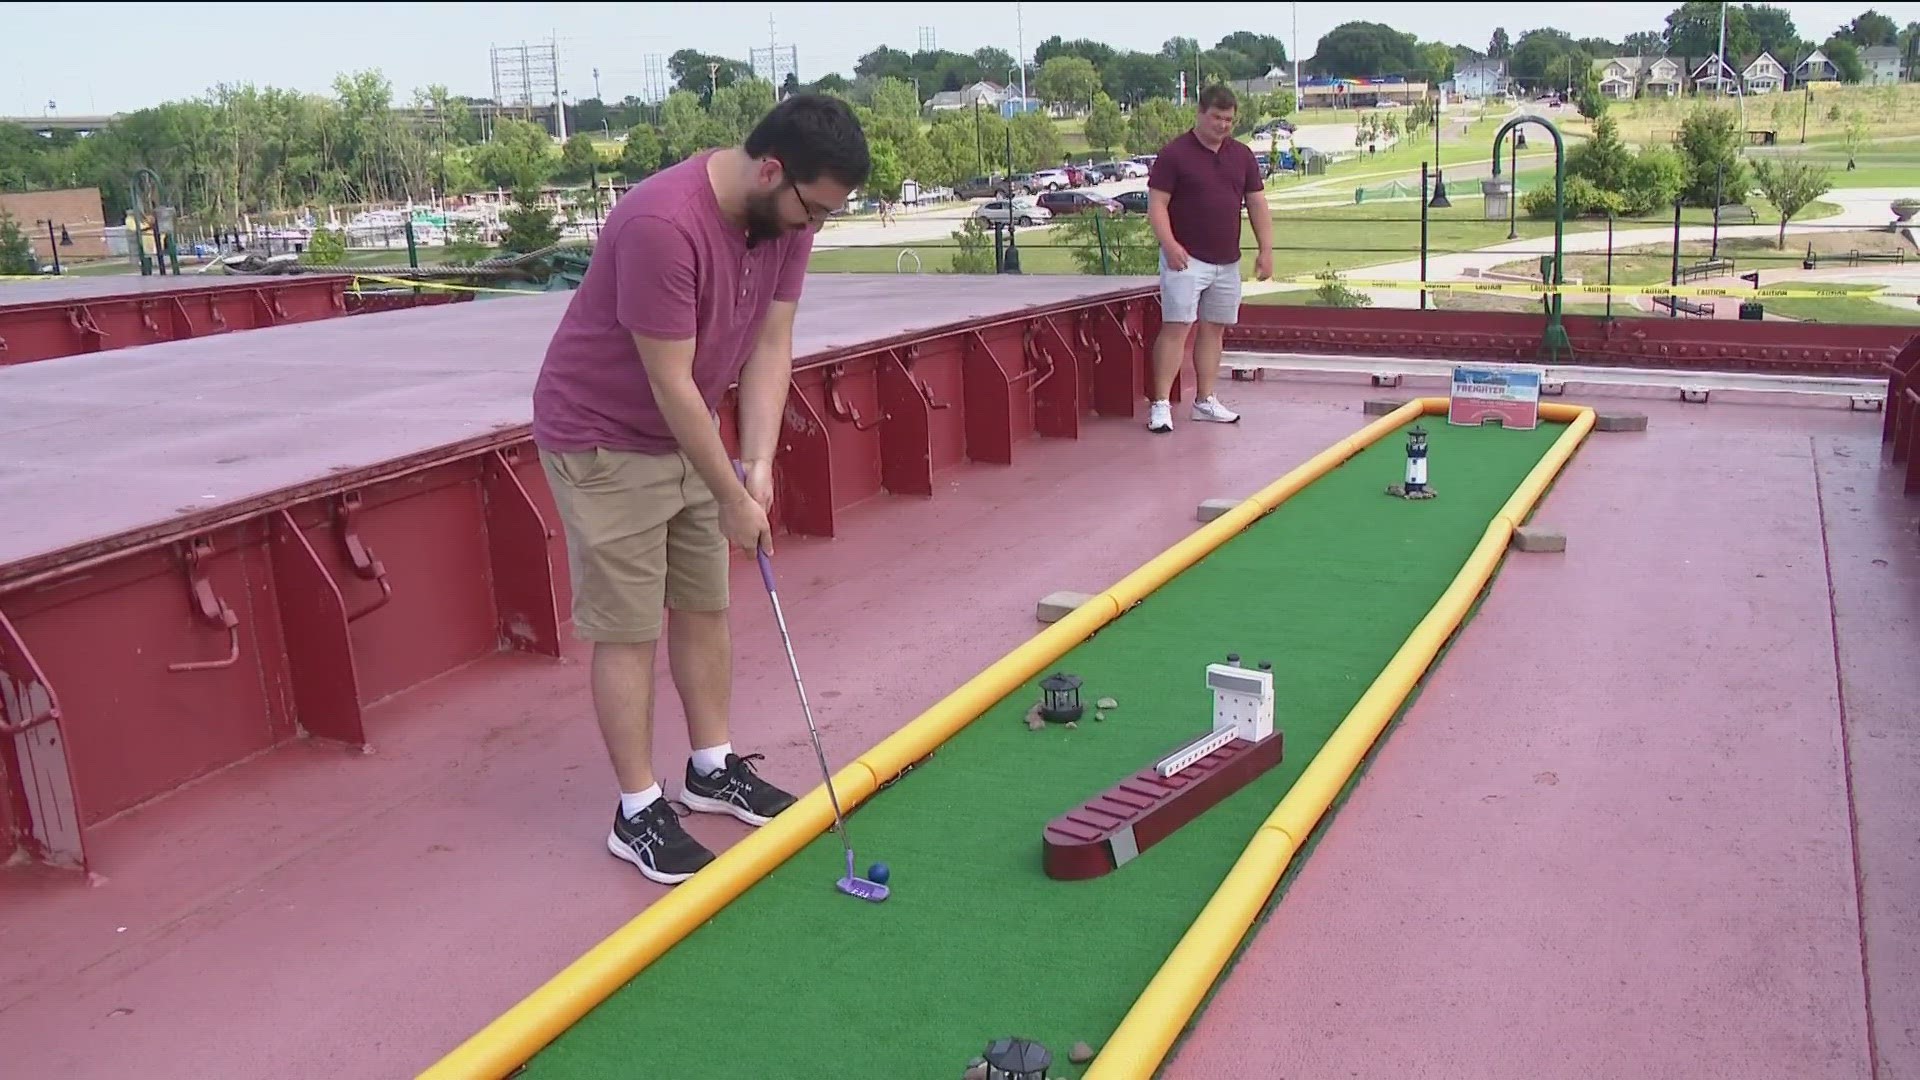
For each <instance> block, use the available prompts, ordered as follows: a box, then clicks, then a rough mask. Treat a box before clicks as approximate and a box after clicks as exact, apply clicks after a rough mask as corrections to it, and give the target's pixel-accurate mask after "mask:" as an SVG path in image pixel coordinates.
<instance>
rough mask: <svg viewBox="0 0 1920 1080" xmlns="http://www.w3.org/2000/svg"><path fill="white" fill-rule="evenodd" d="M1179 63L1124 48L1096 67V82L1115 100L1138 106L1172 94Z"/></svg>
mask: <svg viewBox="0 0 1920 1080" xmlns="http://www.w3.org/2000/svg"><path fill="white" fill-rule="evenodd" d="M1180 70H1181V68H1180V66H1179V65H1177V64H1175V63H1174V62H1173V61H1171V60H1168V59H1167V58H1166V57H1164V56H1155V55H1154V54H1152V53H1143V52H1124V53H1121V54H1119V55H1118V56H1115V57H1114V58H1113V62H1112V63H1109V64H1105V65H1103V66H1102V67H1101V68H1100V84H1101V87H1102V88H1103V89H1105V90H1106V92H1107V94H1108V96H1110V97H1112V98H1113V100H1115V101H1124V102H1126V103H1127V104H1129V105H1134V106H1138V105H1140V104H1141V103H1143V102H1146V101H1148V100H1151V99H1153V98H1164V97H1168V96H1170V95H1172V93H1173V87H1174V79H1175V78H1176V73H1177V72H1179V71H1180Z"/></svg>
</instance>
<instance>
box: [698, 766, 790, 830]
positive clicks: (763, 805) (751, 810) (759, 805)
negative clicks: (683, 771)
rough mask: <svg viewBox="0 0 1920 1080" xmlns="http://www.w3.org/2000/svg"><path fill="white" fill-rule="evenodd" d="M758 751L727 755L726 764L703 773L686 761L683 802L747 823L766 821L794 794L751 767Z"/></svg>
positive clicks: (762, 823) (763, 823)
mask: <svg viewBox="0 0 1920 1080" xmlns="http://www.w3.org/2000/svg"><path fill="white" fill-rule="evenodd" d="M757 760H760V755H759V754H748V755H747V756H746V757H741V756H740V755H738V754H728V755H727V767H726V768H724V769H720V770H718V771H716V772H711V773H708V774H706V775H705V776H702V775H700V773H699V771H698V770H696V769H695V768H694V767H693V762H691V761H689V762H687V790H686V794H685V796H684V798H685V800H686V804H687V805H688V806H690V807H692V808H693V809H695V810H702V811H705V812H707V813H709V814H732V815H733V816H734V817H737V818H739V819H740V820H741V821H744V822H746V823H747V824H749V825H765V824H766V823H767V822H769V821H772V820H773V817H774V815H775V814H778V813H779V812H780V811H782V810H785V809H786V808H787V807H789V806H792V805H793V801H794V800H793V796H791V795H789V794H787V793H786V792H784V791H781V790H780V789H779V788H777V787H774V786H773V785H772V784H769V783H767V782H766V781H765V780H763V779H761V778H760V776H759V774H757V773H755V772H754V771H753V762H755V761H757Z"/></svg>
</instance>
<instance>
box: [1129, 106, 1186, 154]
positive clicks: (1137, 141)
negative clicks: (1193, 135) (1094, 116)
mask: <svg viewBox="0 0 1920 1080" xmlns="http://www.w3.org/2000/svg"><path fill="white" fill-rule="evenodd" d="M1193 119H1194V112H1193V106H1191V105H1186V106H1179V105H1175V104H1174V103H1173V102H1171V101H1167V100H1166V99H1164V98H1154V99H1153V100H1151V101H1146V102H1142V103H1141V104H1140V105H1139V106H1137V107H1136V108H1135V109H1134V110H1133V115H1132V116H1129V117H1128V118H1127V150H1128V151H1130V152H1132V153H1135V154H1157V153H1159V152H1160V149H1161V147H1164V146H1166V145H1167V144H1168V143H1170V142H1172V141H1173V140H1174V138H1175V137H1176V136H1178V135H1179V134H1180V133H1181V132H1182V131H1185V130H1186V129H1188V128H1190V127H1192V126H1193Z"/></svg>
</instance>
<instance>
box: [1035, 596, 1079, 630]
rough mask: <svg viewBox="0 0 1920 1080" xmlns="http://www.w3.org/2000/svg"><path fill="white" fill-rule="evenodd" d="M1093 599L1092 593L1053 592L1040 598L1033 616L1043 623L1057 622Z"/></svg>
mask: <svg viewBox="0 0 1920 1080" xmlns="http://www.w3.org/2000/svg"><path fill="white" fill-rule="evenodd" d="M1091 599H1093V594H1092V593H1083V592H1052V593H1048V594H1047V595H1045V596H1043V597H1041V598H1040V606H1039V607H1038V608H1037V609H1036V610H1035V611H1034V613H1033V616H1034V618H1036V619H1039V620H1040V621H1041V622H1043V623H1056V622H1059V621H1060V620H1061V619H1064V618H1066V617H1067V616H1069V615H1071V614H1073V612H1074V609H1075V608H1078V607H1079V606H1080V605H1082V604H1085V603H1086V602H1087V601H1089V600H1091Z"/></svg>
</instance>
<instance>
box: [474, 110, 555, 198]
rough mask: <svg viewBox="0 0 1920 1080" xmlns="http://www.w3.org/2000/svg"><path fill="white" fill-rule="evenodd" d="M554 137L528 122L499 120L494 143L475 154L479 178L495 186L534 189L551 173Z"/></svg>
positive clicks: (475, 165) (545, 130) (481, 148)
mask: <svg viewBox="0 0 1920 1080" xmlns="http://www.w3.org/2000/svg"><path fill="white" fill-rule="evenodd" d="M552 149H553V137H552V136H551V135H548V134H547V129H545V128H543V127H541V126H540V125H539V124H536V123H533V122H532V121H530V120H510V119H509V120H501V121H500V122H499V123H497V124H495V125H494V127H493V141H492V142H489V143H487V144H486V145H484V146H482V147H480V148H479V149H478V150H476V151H474V154H473V165H474V168H475V169H477V170H478V171H479V173H480V178H481V179H483V180H485V181H486V182H487V183H489V184H491V185H493V186H494V187H500V188H506V189H508V190H514V189H518V188H537V187H539V186H540V185H541V184H543V183H545V182H546V180H547V177H549V176H551V175H552V174H553V169H554V164H555V162H554V160H553V154H552Z"/></svg>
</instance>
